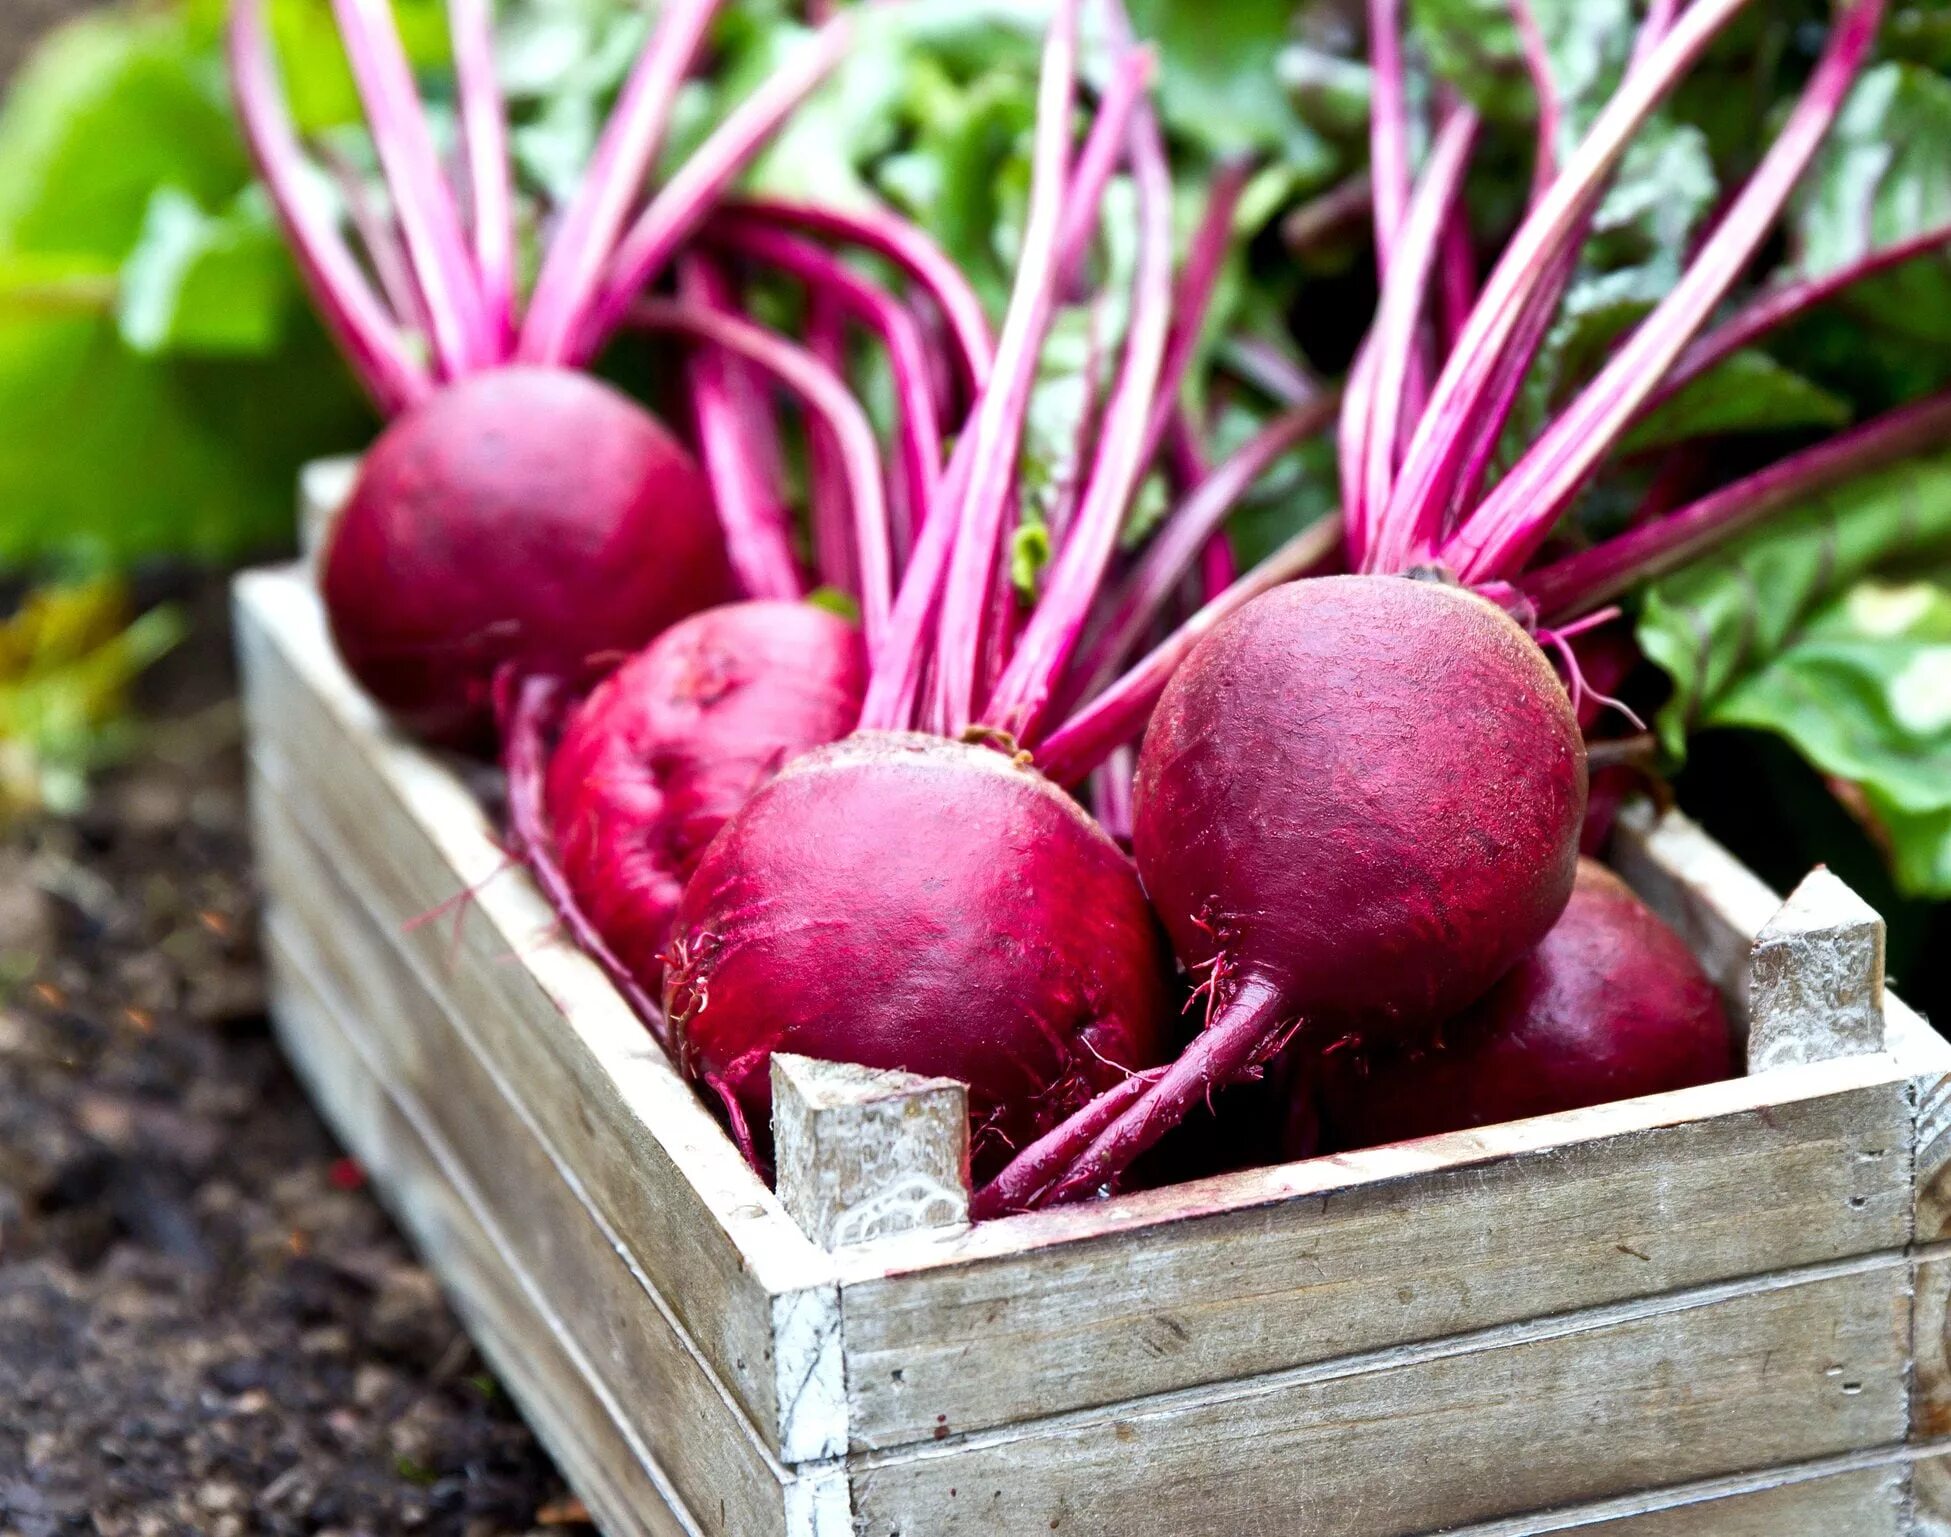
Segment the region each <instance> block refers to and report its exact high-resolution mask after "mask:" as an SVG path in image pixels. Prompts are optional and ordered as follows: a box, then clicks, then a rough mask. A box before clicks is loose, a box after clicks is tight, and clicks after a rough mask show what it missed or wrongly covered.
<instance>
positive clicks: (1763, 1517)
mask: <svg viewBox="0 0 1951 1537" xmlns="http://www.w3.org/2000/svg"><path fill="white" fill-rule="evenodd" d="M1848 1460H1849V1459H1840V1458H1839V1459H1832V1460H1831V1462H1830V1463H1828V1464H1815V1465H1814V1468H1813V1469H1811V1468H1796V1469H1777V1470H1772V1471H1771V1472H1769V1473H1766V1474H1763V1475H1760V1477H1759V1478H1758V1479H1757V1478H1733V1479H1720V1480H1715V1481H1713V1482H1711V1483H1708V1484H1701V1485H1693V1486H1691V1487H1690V1488H1688V1489H1685V1490H1659V1491H1656V1492H1655V1493H1653V1494H1648V1495H1632V1496H1628V1497H1627V1498H1625V1499H1620V1500H1607V1501H1605V1502H1603V1503H1602V1504H1599V1505H1586V1506H1582V1507H1580V1508H1579V1509H1577V1510H1567V1511H1557V1512H1552V1513H1547V1514H1544V1515H1539V1516H1519V1517H1516V1518H1513V1519H1510V1520H1504V1521H1491V1522H1487V1523H1485V1524H1484V1525H1481V1526H1471V1527H1464V1528H1455V1527H1452V1528H1450V1529H1449V1531H1448V1533H1447V1537H1557V1534H1559V1533H1568V1532H1585V1533H1591V1534H1592V1537H1910V1534H1911V1525H1910V1521H1909V1518H1908V1510H1907V1507H1908V1501H1909V1471H1910V1470H1909V1467H1908V1465H1907V1464H1906V1463H1904V1462H1903V1461H1902V1460H1900V1459H1898V1458H1897V1457H1895V1456H1894V1454H1890V1453H1885V1454H1883V1457H1882V1460H1880V1461H1878V1462H1877V1463H1875V1464H1874V1465H1872V1466H1869V1467H1854V1468H1853V1467H1848V1466H1844V1467H1843V1468H1841V1469H1840V1470H1835V1471H1831V1470H1830V1469H1833V1468H1834V1467H1835V1464H1836V1463H1838V1462H1841V1463H1845V1464H1846V1463H1847V1461H1848ZM1751 1484H1758V1485H1759V1487H1744V1486H1745V1485H1751Z"/></svg>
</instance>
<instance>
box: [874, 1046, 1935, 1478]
mask: <svg viewBox="0 0 1951 1537" xmlns="http://www.w3.org/2000/svg"><path fill="white" fill-rule="evenodd" d="M1649 1123H1650V1124H1649ZM1910 1127H1911V1112H1910V1106H1909V1099H1908V1095H1907V1092H1906V1085H1905V1082H1904V1080H1903V1078H1902V1076H1901V1071H1900V1070H1899V1069H1898V1068H1897V1067H1896V1065H1895V1064H1894V1063H1892V1062H1891V1061H1890V1059H1888V1058H1884V1057H1859V1058H1852V1059H1849V1060H1847V1061H1842V1062H1834V1063H1825V1064H1817V1065H1813V1066H1809V1067H1800V1068H1786V1069H1782V1070H1780V1071H1778V1072H1776V1073H1773V1074H1770V1075H1768V1077H1767V1079H1766V1080H1764V1079H1739V1080H1735V1081H1733V1082H1730V1083H1724V1084H1711V1085H1706V1086H1704V1087H1702V1088H1699V1089H1690V1090H1686V1091H1683V1092H1682V1093H1678V1094H1671V1095H1662V1096H1659V1097H1658V1098H1657V1099H1655V1100H1644V1101H1634V1102H1624V1103H1620V1104H1614V1105H1606V1106H1600V1107H1596V1108H1594V1109H1592V1110H1583V1111H1577V1112H1573V1113H1572V1114H1569V1115H1564V1116H1547V1117H1540V1118H1538V1119H1536V1120H1532V1121H1524V1122H1517V1123H1514V1124H1512V1125H1509V1126H1502V1127H1497V1128H1493V1129H1490V1130H1487V1131H1484V1132H1465V1133H1456V1134H1453V1135H1450V1136H1445V1137H1435V1138H1428V1139H1425V1140H1423V1141H1420V1142H1415V1143H1405V1144H1400V1145H1397V1146H1393V1147H1383V1148H1371V1149H1365V1150H1363V1151H1361V1152H1358V1153H1350V1154H1344V1155H1341V1156H1339V1157H1335V1158H1329V1159H1316V1160H1313V1161H1311V1162H1308V1163H1302V1164H1290V1165H1286V1166H1283V1167H1279V1168H1272V1169H1258V1170H1252V1171H1248V1172H1246V1173H1243V1174H1236V1175H1227V1176H1223V1177H1221V1178H1219V1179H1214V1180H1205V1181H1199V1182H1196V1183H1193V1184H1187V1185H1180V1186H1175V1187H1172V1188H1169V1189H1164V1190H1155V1191H1147V1192H1142V1193H1138V1194H1134V1195H1130V1196H1125V1197H1121V1198H1119V1199H1117V1200H1114V1201H1108V1202H1102V1203H1097V1204H1094V1205H1091V1206H1080V1207H1073V1208H1069V1209H1066V1210H1061V1211H1053V1212H1047V1213H1035V1214H1031V1215H1028V1216H1023V1217H1012V1218H1008V1219H1005V1220H1003V1221H999V1222H991V1223H984V1224H981V1225H979V1226H977V1227H976V1228H974V1229H972V1230H971V1231H969V1232H968V1233H967V1234H965V1235H963V1236H961V1237H957V1238H947V1239H931V1238H927V1237H916V1238H914V1239H911V1240H892V1241H890V1242H889V1243H887V1244H884V1245H881V1246H877V1247H876V1248H875V1249H874V1250H873V1251H872V1252H871V1253H870V1254H864V1255H859V1256H845V1255H843V1256H840V1263H841V1265H842V1272H843V1284H842V1298H843V1307H844V1313H845V1319H846V1356H847V1383H848V1391H849V1394H850V1395H851V1399H852V1422H853V1429H854V1437H855V1444H856V1445H857V1446H861V1447H887V1446H893V1445H899V1444H901V1443H903V1442H908V1441H916V1440H925V1439H928V1438H929V1437H931V1436H933V1435H934V1433H935V1430H936V1428H937V1427H938V1426H942V1425H947V1426H949V1427H950V1428H951V1429H952V1430H954V1431H963V1430H978V1429H986V1428H989V1427H992V1426H996V1425H1003V1424H1008V1423H1010V1422H1012V1421H1017V1420H1024V1419H1030V1418H1033V1417H1035V1416H1036V1415H1038V1414H1047V1413H1054V1412H1059V1411H1062V1410H1067V1409H1074V1408H1083V1407H1088V1406H1090V1405H1092V1404H1103V1403H1112V1402H1117V1401H1120V1400H1123V1399H1129V1398H1139V1397H1143V1396H1145V1395H1147V1394H1150V1393H1157V1392H1165V1391H1171V1390H1174V1389H1178V1388H1183V1387H1187V1386H1191V1385H1194V1384H1198V1383H1211V1382H1221V1381H1225V1380H1228V1379H1231V1378H1237V1377H1244V1376H1249V1375H1251V1374H1253V1373H1256V1372H1264V1371H1270V1370H1279V1369H1283V1368H1287V1367H1292V1366H1298V1365H1303V1364H1306V1363H1309V1362H1317V1361H1324V1360H1329V1359H1332V1358H1333V1357H1336V1356H1341V1355H1348V1354H1351V1353H1354V1352H1357V1351H1365V1350H1373V1349H1379V1348H1383V1347H1386V1346H1390V1345H1396V1344H1407V1343H1410V1342H1413V1341H1417V1340H1429V1339H1435V1338H1440V1337H1442V1336H1446V1335H1451V1334H1457V1333H1462V1332H1465V1331H1469V1330H1475V1329H1482V1328H1486V1327H1490V1326H1493V1325H1497V1324H1502V1323H1512V1322H1516V1321H1519V1320H1522V1319H1526V1318H1536V1317H1541V1316H1544V1315H1547V1314H1554V1313H1562V1312H1570V1311H1573V1310H1576V1309H1580V1308H1588V1307H1594V1306H1600V1305H1603V1304H1607V1303H1612V1302H1618V1301H1622V1300H1625V1299H1629V1298H1633V1297H1642V1296H1650V1295H1654V1294H1658V1293H1661V1292H1667V1291H1672V1290H1676V1289H1679V1288H1682V1287H1689V1286H1697V1285H1702V1284H1706V1283H1710V1282H1714V1281H1721V1280H1728V1279H1731V1278H1735V1277H1740V1276H1745V1275H1754V1274H1759V1273H1763V1272H1767V1271H1773V1270H1782V1269H1788V1268H1792V1267H1795V1266H1800V1265H1807V1264H1813V1263H1818V1262H1821V1261H1824V1260H1831V1259H1838V1258H1843V1257H1846V1256H1850V1255H1859V1254H1868V1253H1872V1252H1875V1251H1877V1250H1888V1249H1895V1248H1898V1247H1900V1246H1901V1245H1902V1244H1903V1243H1904V1242H1905V1241H1906V1240H1907V1238H1908V1235H1909V1232H1910V1223H1911V1218H1910V1202H1911V1190H1910V1168H1909V1160H1908V1157H1907V1147H1908V1140H1909V1136H1910ZM1025 1362H1035V1363H1036V1370H1034V1371H1026V1370H1025V1369H1024V1364H1023V1363H1025Z"/></svg>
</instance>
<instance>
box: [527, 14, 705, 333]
mask: <svg viewBox="0 0 1951 1537" xmlns="http://www.w3.org/2000/svg"><path fill="white" fill-rule="evenodd" d="M721 4H722V0H671V3H670V4H669V5H667V6H665V7H664V8H663V10H662V13H661V14H660V15H659V17H658V20H657V31H656V33H655V34H654V35H653V36H652V37H651V40H650V42H649V43H648V44H647V45H646V46H645V48H644V51H643V52H642V53H641V54H640V55H639V56H638V58H637V62H636V64H635V65H634V66H633V67H632V69H631V72H630V78H629V79H628V80H627V81H625V82H624V87H623V94H622V95H621V96H620V97H619V98H618V100H617V104H616V108H615V110H614V111H613V112H612V114H611V116H610V121H609V123H608V124H607V125H606V126H605V128H604V129H603V136H602V138H601V139H599V140H598V141H597V145H596V153H595V154H594V155H593V156H592V157H591V158H590V162H589V167H588V169H587V170H585V171H584V172H583V179H582V182H581V184H580V185H579V186H578V187H577V188H576V193H575V196H574V197H572V198H571V199H570V201H569V206H568V208H567V209H566V210H565V212H564V213H563V216H562V222H561V225H560V227H559V228H558V229H557V231H556V234H555V237H554V238H553V239H552V240H551V241H550V242H549V249H548V253H547V255H546V256H545V257H544V258H543V261H542V271H541V273H540V275H539V276H538V277H537V278H536V280H535V287H534V290H533V291H532V292H531V293H530V295H529V301H528V315H527V318H526V319H524V320H523V322H522V334H521V338H520V341H519V342H518V343H517V346H516V355H517V356H518V357H519V358H521V359H522V361H524V362H527V363H542V364H549V363H562V362H565V361H567V359H568V358H569V357H570V355H571V354H572V353H573V351H574V349H575V347H576V344H577V341H578V339H579V338H580V336H581V334H582V330H583V322H584V316H585V312H586V311H587V310H588V308H589V306H590V305H591V304H592V303H593V302H594V300H595V298H596V295H597V294H598V293H599V292H600V291H601V285H602V283H603V280H604V276H605V273H606V271H607V269H608V267H609V263H610V256H611V253H612V252H613V251H614V249H615V247H616V241H617V237H618V235H619V234H621V233H622V230H623V224H624V220H625V219H627V218H628V217H629V214H630V209H631V206H632V205H633V204H634V203H635V202H636V200H637V197H638V194H639V190H640V189H641V188H642V187H643V185H644V182H645V179H646V178H647V177H648V176H649V175H650V170H651V165H652V163H653V162H654V161H655V160H656V158H657V151H658V148H659V146H660V145H661V144H662V143H663V141H664V134H665V132H666V130H667V129H668V128H669V126H670V116H671V106H672V104H673V102H674V101H675V100H676V98H677V92H678V87H679V86H680V85H682V84H683V81H684V76H685V73H686V71H688V70H689V69H690V67H691V61H692V59H693V58H695V57H696V56H697V52H698V49H699V47H700V46H701V45H702V43H703V41H704V35H705V30H706V28H708V27H709V26H710V25H711V21H712V18H713V17H714V16H715V15H717V13H718V9H719V6H720V5H721Z"/></svg>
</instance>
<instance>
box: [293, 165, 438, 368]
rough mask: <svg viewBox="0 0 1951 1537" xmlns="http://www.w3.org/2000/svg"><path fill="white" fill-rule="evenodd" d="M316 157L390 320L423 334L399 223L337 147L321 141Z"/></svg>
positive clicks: (424, 320) (424, 326) (420, 308)
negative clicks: (341, 206)
mask: <svg viewBox="0 0 1951 1537" xmlns="http://www.w3.org/2000/svg"><path fill="white" fill-rule="evenodd" d="M318 158H319V162H320V163H321V164H322V165H323V166H324V167H325V172H326V174H327V175H328V176H330V177H331V178H332V185H333V186H334V187H335V188H336V189H337V190H338V194H339V198H340V200H341V201H342V202H343V203H344V204H345V210H346V217H347V218H349V219H350V220H351V221H352V228H353V230H354V232H355V233H356V234H357V235H358V236H359V244H360V245H362V246H363V247H365V251H366V260H367V262H368V264H369V265H370V266H371V267H372V273H373V277H374V278H375V279H377V280H378V283H379V291H380V295H381V297H382V298H383V299H384V300H385V301H386V307H387V308H388V309H389V310H391V311H392V319H393V321H394V322H395V323H396V324H397V325H399V326H400V327H401V329H402V330H405V331H411V332H415V333H417V334H418V335H420V336H424V335H425V334H426V331H427V311H426V306H425V305H424V304H423V303H422V302H421V298H420V290H419V288H418V287H417V286H416V285H415V283H414V281H413V267H412V264H411V263H410V262H408V261H407V256H406V247H405V246H403V245H402V244H400V230H399V226H398V225H397V224H395V223H394V222H393V217H392V215H391V213H389V212H388V211H387V210H385V209H382V208H381V207H380V206H379V205H378V204H377V203H375V202H374V201H373V195H372V192H371V190H370V189H369V188H368V187H367V185H366V180H365V178H364V177H363V176H361V175H360V173H359V170H358V168H357V167H356V166H354V165H353V163H352V162H351V161H350V160H348V159H347V158H346V157H345V155H344V154H343V153H342V152H341V151H340V150H339V149H337V148H336V147H335V146H333V145H330V144H321V145H319V146H318Z"/></svg>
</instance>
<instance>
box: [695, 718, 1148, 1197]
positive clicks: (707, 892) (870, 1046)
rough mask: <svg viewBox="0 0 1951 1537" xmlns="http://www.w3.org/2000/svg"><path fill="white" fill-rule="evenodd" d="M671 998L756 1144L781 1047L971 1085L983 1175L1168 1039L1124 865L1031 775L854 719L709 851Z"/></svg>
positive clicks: (700, 1064) (1133, 880)
mask: <svg viewBox="0 0 1951 1537" xmlns="http://www.w3.org/2000/svg"><path fill="white" fill-rule="evenodd" d="M670 955H671V966H670V970H669V972H668V974H667V975H666V978H665V1006H666V1009H667V1010H668V1012H669V1014H670V1020H671V1028H672V1031H673V1033H674V1034H675V1036H676V1038H677V1043H678V1050H679V1056H680V1060H681V1062H682V1064H683V1066H684V1068H685V1069H686V1071H687V1072H689V1073H690V1074H691V1075H692V1076H694V1077H696V1078H698V1079H699V1080H701V1081H702V1082H704V1083H706V1084H708V1085H710V1087H711V1088H712V1089H713V1090H714V1091H715V1092H716V1093H717V1094H718V1096H719V1098H720V1099H721V1100H722V1101H723V1102H724V1104H725V1106H726V1109H727V1111H728V1112H729V1113H730V1115H731V1118H732V1121H733V1125H734V1130H735V1132H736V1133H737V1134H738V1135H739V1136H740V1138H741V1141H743V1142H744V1143H745V1144H746V1145H747V1147H748V1148H749V1147H751V1146H752V1144H753V1141H754V1139H755V1138H757V1139H758V1140H760V1141H761V1142H762V1141H763V1139H764V1138H765V1136H766V1133H767V1128H768V1126H769V1118H770V1108H771V1097H772V1096H771V1082H770V1078H769V1071H770V1069H769V1060H768V1059H769V1058H770V1055H771V1053H772V1052H774V1051H790V1052H799V1053H803V1054H805V1055H807V1056H812V1057H820V1058H824V1059H827V1060H831V1061H841V1062H859V1063H863V1064H865V1065H866V1066H869V1067H883V1068H901V1069H906V1070H907V1071H910V1072H916V1073H929V1074H941V1075H944V1076H947V1077H950V1078H956V1079H960V1080H961V1081H962V1082H964V1083H966V1084H968V1085H969V1096H970V1120H971V1124H972V1126H973V1127H974V1128H975V1130H976V1139H977V1140H976V1155H975V1164H976V1169H977V1171H978V1173H979V1174H980V1173H981V1172H983V1171H985V1170H992V1169H993V1168H994V1167H995V1166H996V1165H997V1164H998V1163H999V1162H1000V1161H1001V1159H1002V1158H1003V1157H1004V1156H1006V1154H1007V1152H1008V1150H1009V1149H1010V1148H1011V1147H1015V1146H1021V1145H1022V1144H1023V1143H1025V1142H1027V1141H1029V1140H1030V1139H1032V1138H1033V1137H1035V1136H1037V1135H1038V1134H1039V1133H1040V1132H1042V1131H1043V1130H1044V1129H1046V1128H1047V1127H1049V1126H1051V1125H1053V1124H1054V1123H1055V1122H1056V1121H1058V1120H1060V1119H1061V1118H1062V1117H1063V1116H1064V1115H1066V1114H1067V1113H1069V1112H1070V1111H1071V1110H1073V1109H1075V1108H1076V1107H1077V1106H1078V1105H1080V1104H1082V1103H1083V1102H1084V1101H1086V1100H1088V1099H1089V1098H1090V1097H1091V1096H1092V1094H1094V1093H1095V1092H1097V1091H1098V1090H1101V1089H1103V1088H1106V1087H1108V1086H1109V1085H1111V1084H1114V1083H1116V1082H1118V1081H1119V1080H1120V1079H1121V1078H1122V1077H1123V1076H1124V1073H1125V1071H1126V1070H1128V1069H1131V1068H1139V1067H1144V1066H1147V1065H1149V1064H1151V1063H1155V1062H1157V1061H1159V1060H1160V1059H1161V1058H1162V1057H1163V1056H1164V1055H1165V1054H1166V1053H1167V1052H1168V1050H1169V1049H1170V1045H1171V1041H1170V1038H1169V1030H1170V1019H1171V1009H1170V1005H1169V1002H1168V999H1167V988H1166V969H1165V957H1164V953H1163V946H1162V945H1161V943H1160V939H1159V934H1158V930H1157V926H1156V925H1155V924H1154V922H1153V921H1152V917H1151V914H1150V912H1149V911H1148V910H1147V908H1146V905H1145V897H1144V893H1143V892H1142V891H1141V890H1140V889H1139V886H1138V878H1137V875H1136V874H1135V872H1134V871H1133V870H1132V867H1131V863H1130V861H1129V860H1127V859H1126V858H1125V856H1124V855H1123V854H1122V853H1120V852H1119V850H1118V848H1117V846H1116V845H1115V844H1113V843H1112V842H1111V840H1110V839H1109V838H1107V837H1106V836H1105V835H1104V833H1103V831H1102V830H1101V829H1100V828H1098V826H1097V825H1096V824H1095V823H1094V822H1092V821H1091V819H1090V818H1089V816H1087V815H1086V814H1085V813H1084V811H1083V810H1082V809H1081V808H1080V807H1079V806H1078V805H1077V804H1076V802H1074V801H1073V800H1071V799H1070V798H1069V797H1068V796H1066V795H1065V794H1064V793H1063V792H1062V791H1060V790H1058V789H1056V788H1055V787H1054V786H1053V785H1051V784H1050V783H1049V781H1048V780H1046V779H1044V778H1043V777H1042V776H1041V775H1040V774H1038V773H1037V772H1036V771H1035V770H1034V769H1031V768H1029V767H1027V766H1026V765H1022V764H1019V763H1017V762H1015V761H1013V760H1012V759H1010V758H1007V757H1004V756H1003V755H1002V754H1000V753H998V752H995V751H992V750H991V749H989V748H986V747H975V746H970V745H967V744H965V743H960V742H953V741H948V740H945V739H943V738H940V737H932V736H923V735H918V734H909V733H905V732H863V733H860V734H858V735H856V736H853V737H850V738H849V739H848V740H846V741H844V742H840V743H836V744H835V745H833V746H830V747H824V748H820V749H817V750H815V751H813V752H811V753H808V754H807V755H806V756H804V757H802V758H800V759H798V760H797V761H796V762H794V763H792V764H790V765H789V766H788V767H787V768H786V769H785V770H784V771H783V772H782V773H781V774H780V775H779V777H778V778H776V779H774V780H773V781H772V783H771V784H769V785H767V786H766V787H765V788H764V789H762V790H760V791H759V793H758V794H757V795H755V796H754V797H753V798H752V799H751V800H750V801H748V802H747V803H746V806H745V809H744V810H743V811H742V812H741V813H740V814H739V816H738V817H737V818H736V819H735V820H734V821H732V822H731V823H729V824H728V825H727V826H726V828H725V830H724V832H723V833H722V834H720V836H719V837H718V839H717V841H716V842H714V843H713V844H712V845H711V847H710V848H709V849H708V850H706V852H705V857H704V859H703V861H702V862H701V863H700V864H699V866H698V869H697V872H696V874H695V875H693V876H692V879H691V884H690V886H689V888H688V889H687V890H686V892H685V894H684V898H683V901H682V903H681V904H680V906H679V909H678V915H677V922H676V925H675V928H674V931H673V936H672V941H671V948H670Z"/></svg>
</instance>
